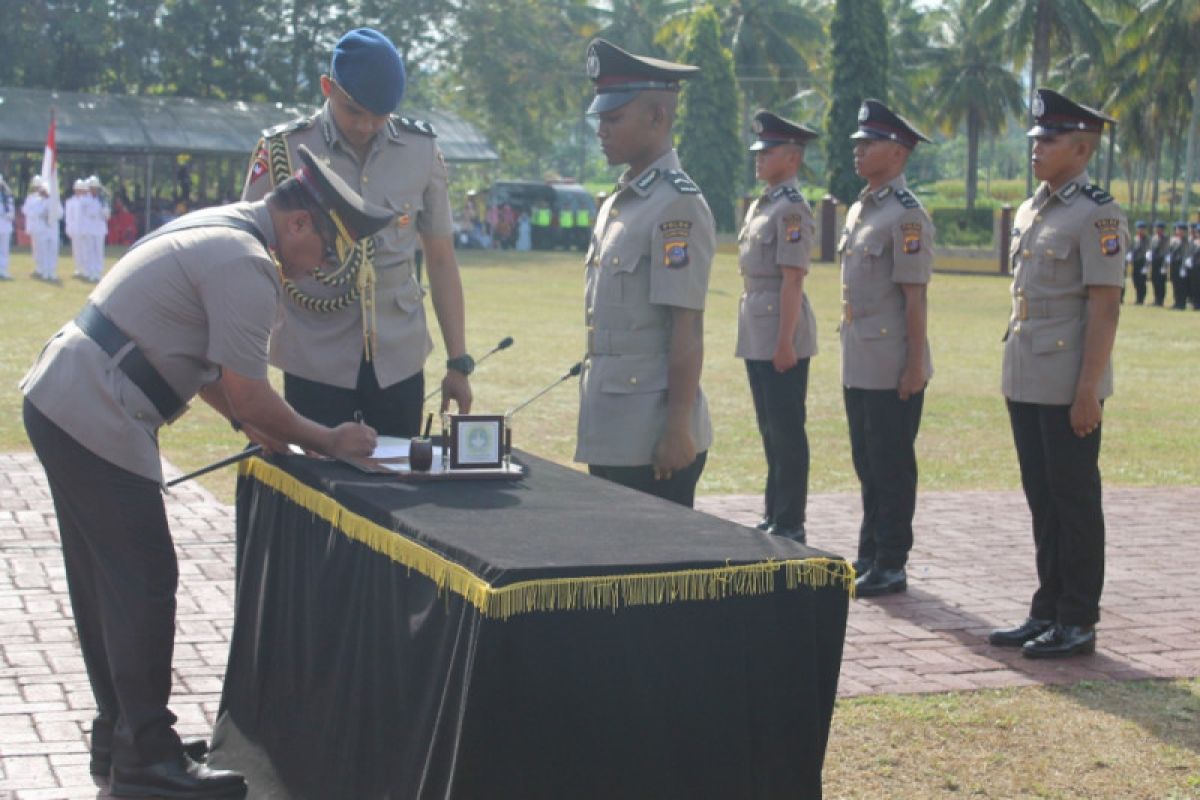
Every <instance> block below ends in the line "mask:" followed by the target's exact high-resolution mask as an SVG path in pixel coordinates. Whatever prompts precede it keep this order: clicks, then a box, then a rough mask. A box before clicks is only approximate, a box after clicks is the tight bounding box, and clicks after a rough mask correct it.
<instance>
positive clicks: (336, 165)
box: [242, 104, 454, 389]
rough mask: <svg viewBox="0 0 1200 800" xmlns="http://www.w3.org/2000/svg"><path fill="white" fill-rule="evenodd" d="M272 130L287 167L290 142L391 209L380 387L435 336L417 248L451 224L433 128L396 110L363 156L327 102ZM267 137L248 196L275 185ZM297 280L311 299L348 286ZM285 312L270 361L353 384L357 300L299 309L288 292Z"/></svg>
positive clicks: (379, 240) (378, 307) (358, 356)
mask: <svg viewBox="0 0 1200 800" xmlns="http://www.w3.org/2000/svg"><path fill="white" fill-rule="evenodd" d="M273 133H274V132H273V131H267V132H266V135H272V134H273ZM274 135H282V136H286V137H287V149H288V155H289V156H290V158H291V163H292V171H294V170H295V169H298V168H299V164H300V159H299V156H298V155H297V154H296V149H297V148H298V147H299V146H300V145H302V144H303V145H307V146H308V148H309V149H310V150H312V152H313V155H315V156H316V157H317V158H319V159H321V160H322V161H324V162H326V163H327V164H329V165H330V166H331V167H333V169H334V171H335V172H337V174H338V175H339V176H341V178H342V179H343V180H345V181H346V183H347V184H349V185H350V187H351V188H352V189H354V190H355V191H356V192H358V193H359V194H360V195H361V196H362V197H363V199H364V200H367V201H369V202H371V203H374V204H376V205H378V206H382V207H384V208H387V209H390V210H391V211H393V212H395V213H396V219H395V221H394V222H392V224H391V225H389V226H388V227H387V228H385V229H384V230H382V231H380V232H379V233H377V234H375V247H376V249H375V277H376V289H375V332H376V344H375V348H374V350H373V352H372V359H371V361H372V364H373V366H374V367H375V376H376V378H377V379H378V381H379V385H380V386H383V387H387V386H391V385H392V384H394V383H397V382H399V381H402V380H404V379H405V378H408V377H411V376H413V375H415V374H417V373H418V372H420V371H421V369H422V368H423V367H424V365H425V357H426V356H427V355H429V352H430V351H431V350H432V349H433V341H432V340H431V339H430V338H429V330H428V328H427V326H426V322H425V306H424V304H423V302H422V298H423V297H424V295H425V291H424V290H423V289H422V288H421V285H420V284H419V283H418V282H417V279H416V274H415V272H414V269H413V254H414V252H415V251H416V249H417V246H418V244H419V241H420V239H419V237H420V236H429V237H433V238H441V237H449V236H451V235H453V231H454V227H453V217H452V215H451V211H450V198H449V194H448V190H447V178H446V164H445V162H444V161H443V160H442V154H441V151H440V150H439V149H438V146H437V143H436V141H435V140H434V138H433V135H432V129H431V128H429V126H428V124H427V123H421V122H414V121H410V120H405V119H402V118H399V117H392V118H391V119H390V120H389V122H388V124H387V125H385V126H384V128H383V129H382V130H380V131H379V133H378V134H376V135H375V138H374V140H373V141H372V142H371V144H370V147H369V148H368V152H367V156H366V158H365V159H364V160H363V161H361V162H360V161H359V159H358V156H357V155H355V153H354V149H353V148H352V147H351V146H350V145H349V144H348V143H347V142H346V141H345V139H344V138H343V136H342V134H341V132H340V131H338V129H337V126H336V125H334V122H333V116H332V114H331V113H330V111H329V106H328V104H326V105H325V106H324V107H323V108H322V109H321V110H320V111H319V112H318V113H317V114H316V115H315V116H314V117H312V118H310V119H306V120H298V121H296V122H293V123H291V124H290V125H288V126H285V128H284V130H283V131H282V132H279V133H274ZM264 144H265V143H264V142H260V143H259V147H258V150H257V151H256V155H255V158H254V161H253V162H252V163H251V165H250V173H249V175H247V177H246V185H245V188H244V189H243V190H242V198H243V199H245V200H256V199H259V198H261V197H263V196H264V195H266V194H267V192H269V191H271V189H272V188H273V187H272V184H271V171H270V168H269V166H268V163H267V160H266V159H267V154H266V152H265V149H264ZM296 286H297V288H299V289H300V290H301V291H302V292H304V293H305V294H307V295H309V296H311V297H317V298H332V297H337V296H338V295H341V294H343V293H344V292H345V291H346V288H347V287H346V286H325V285H323V284H321V283H319V282H318V281H316V280H315V279H312V278H305V279H303V280H300V281H297V282H296ZM281 312H282V313H281V315H280V321H279V325H278V327H277V329H276V331H275V332H274V335H273V337H272V339H271V363H272V364H274V365H275V366H277V367H279V368H280V369H282V370H284V371H285V372H288V373H290V374H292V375H296V376H299V377H301V378H306V379H308V380H311V381H317V382H320V383H325V384H330V385H332V386H339V387H342V388H344V389H351V388H353V387H354V386H355V385H356V384H357V382H358V368H359V364H360V363H361V361H362V355H363V317H362V306H361V304H360V303H359V302H353V303H351V304H350V305H349V306H347V307H346V308H342V309H340V310H338V311H332V312H328V313H322V312H318V311H311V310H308V309H306V308H302V307H301V306H299V305H297V304H296V303H295V301H294V300H292V299H291V298H290V297H288V298H286V299H285V300H284V302H283V303H282V305H281Z"/></svg>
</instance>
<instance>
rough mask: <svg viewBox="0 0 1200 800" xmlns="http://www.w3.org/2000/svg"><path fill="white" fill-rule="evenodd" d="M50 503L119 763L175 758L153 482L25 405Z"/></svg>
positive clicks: (163, 545)
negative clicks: (107, 456)
mask: <svg viewBox="0 0 1200 800" xmlns="http://www.w3.org/2000/svg"><path fill="white" fill-rule="evenodd" d="M24 414H25V430H26V432H27V433H28V434H29V441H30V442H31V443H32V444H33V449H34V451H35V452H36V453H37V456H38V458H39V459H41V462H42V466H43V468H44V469H45V470H46V478H47V479H48V481H49V484H50V493H51V495H52V496H53V498H54V510H55V513H56V514H57V515H58V529H59V532H60V535H61V539H62V549H63V561H64V563H65V564H66V573H67V589H68V591H69V592H70V596H71V609H72V611H73V613H74V616H75V627H76V630H77V631H78V633H79V646H80V649H81V650H82V651H83V662H84V664H85V666H86V667H87V674H88V680H89V681H90V682H91V685H92V694H93V695H94V696H95V698H96V708H97V717H98V718H97V720H96V724H95V726H94V730H95V731H96V732H97V735H98V736H101V737H102V736H103V735H104V734H107V731H108V729H110V728H111V729H112V730H113V733H112V757H113V761H114V763H116V764H118V765H120V766H123V767H132V766H138V765H146V764H154V763H157V762H160V761H166V760H168V759H173V758H178V756H179V754H180V753H182V749H181V746H180V743H179V737H178V736H177V735H176V734H175V731H174V729H173V728H172V727H171V726H172V725H174V724H175V715H174V714H172V713H171V712H170V711H169V710H167V700H168V698H169V697H170V694H171V656H172V653H173V650H174V647H175V588H176V585H177V584H178V582H179V570H178V566H177V564H176V561H175V548H174V545H173V544H172V542H171V532H170V530H169V529H168V528H167V514H166V509H165V508H164V506H163V499H162V493H161V491H160V489H159V485H158V484H157V483H155V482H154V481H152V480H148V479H146V478H143V477H141V476H140V475H135V474H133V473H132V472H128V471H126V470H124V469H121V468H120V467H118V466H116V465H115V464H112V463H110V462H108V461H105V460H104V459H102V458H100V457H99V456H97V455H96V454H94V453H92V452H91V451H90V450H88V449H87V448H85V447H83V446H82V445H80V444H79V443H78V442H77V441H75V440H74V439H73V438H71V436H69V435H68V434H67V433H66V432H65V431H63V430H62V429H61V428H59V427H58V426H57V425H55V424H54V423H53V422H51V421H50V420H49V419H47V418H46V417H45V416H44V415H43V414H42V413H41V412H40V411H38V410H37V409H36V408H34V406H33V404H31V403H30V402H29V401H28V400H26V401H25V407H24Z"/></svg>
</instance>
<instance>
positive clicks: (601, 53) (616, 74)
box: [587, 39, 700, 114]
mask: <svg viewBox="0 0 1200 800" xmlns="http://www.w3.org/2000/svg"><path fill="white" fill-rule="evenodd" d="M698 72H700V68H699V67H693V66H689V65H687V64H676V63H674V62H672V61H663V60H662V59H659V58H650V57H649V56H635V55H634V54H633V53H628V52H626V51H624V50H622V49H621V48H619V47H617V46H616V45H615V44H613V43H612V42H609V41H606V40H604V39H593V40H592V43H591V44H589V45H588V52H587V73H588V77H589V78H591V79H592V82H593V83H595V84H596V96H595V97H594V98H593V99H592V104H591V105H590V106H588V110H587V113H588V114H604V113H606V112H608V111H612V110H614V109H618V108H620V107H621V106H623V105H625V104H626V103H628V102H629V101H630V100H632V99H633V98H635V97H637V95H638V92H644V91H647V90H654V91H662V92H678V91H679V82H680V81H684V80H687V79H688V78H691V77H692V76H694V75H696V74H697V73H698Z"/></svg>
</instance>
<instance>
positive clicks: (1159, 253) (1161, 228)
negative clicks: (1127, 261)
mask: <svg viewBox="0 0 1200 800" xmlns="http://www.w3.org/2000/svg"><path fill="white" fill-rule="evenodd" d="M1170 238H1171V237H1169V236H1168V235H1167V223H1165V222H1163V221H1162V220H1161V219H1159V220H1155V221H1154V234H1153V235H1152V236H1151V237H1150V255H1149V256H1148V259H1149V261H1150V286H1151V288H1152V289H1153V290H1154V305H1156V306H1162V305H1165V304H1166V302H1167V243H1168V242H1169V241H1170Z"/></svg>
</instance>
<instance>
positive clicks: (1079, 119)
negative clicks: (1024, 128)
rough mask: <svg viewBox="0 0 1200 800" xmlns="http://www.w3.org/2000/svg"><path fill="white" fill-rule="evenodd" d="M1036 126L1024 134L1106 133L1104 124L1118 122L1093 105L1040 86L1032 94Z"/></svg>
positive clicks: (1036, 135) (1031, 135)
mask: <svg viewBox="0 0 1200 800" xmlns="http://www.w3.org/2000/svg"><path fill="white" fill-rule="evenodd" d="M1030 110H1031V111H1032V112H1033V127H1032V128H1030V129H1029V131H1028V132H1027V133H1026V134H1025V135H1026V136H1029V137H1030V138H1037V137H1039V136H1057V135H1058V134H1060V133H1069V132H1071V131H1086V132H1088V133H1103V132H1104V123H1106V122H1107V123H1109V124H1112V125H1116V124H1117V121H1116V120H1115V119H1113V118H1112V117H1110V116H1108V115H1107V114H1102V113H1100V112H1099V111H1097V110H1096V109H1094V108H1091V107H1090V106H1085V105H1083V104H1082V103H1076V102H1075V101H1074V100H1072V99H1070V98H1069V97H1066V96H1065V95H1061V94H1059V93H1058V92H1056V91H1054V90H1053V89H1038V90H1037V94H1035V95H1034V97H1033V107H1032V108H1031V109H1030Z"/></svg>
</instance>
